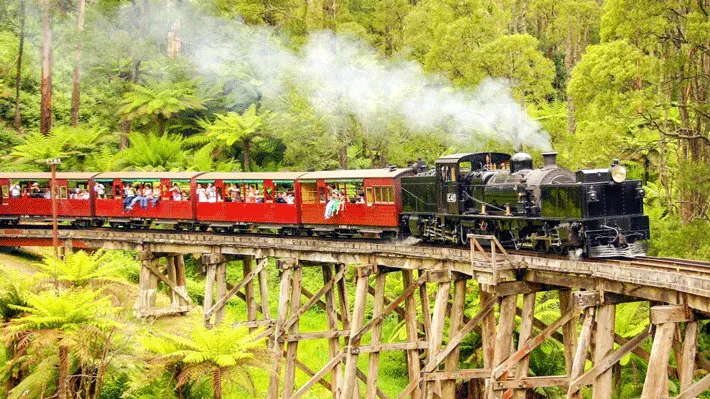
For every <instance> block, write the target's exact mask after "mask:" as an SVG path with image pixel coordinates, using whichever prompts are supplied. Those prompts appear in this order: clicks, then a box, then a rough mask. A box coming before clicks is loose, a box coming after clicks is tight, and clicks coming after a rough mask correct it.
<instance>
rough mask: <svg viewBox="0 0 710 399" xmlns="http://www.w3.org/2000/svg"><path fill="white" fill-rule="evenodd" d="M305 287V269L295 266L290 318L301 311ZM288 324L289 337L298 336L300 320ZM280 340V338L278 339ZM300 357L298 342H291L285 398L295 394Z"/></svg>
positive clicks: (287, 351)
mask: <svg viewBox="0 0 710 399" xmlns="http://www.w3.org/2000/svg"><path fill="white" fill-rule="evenodd" d="M302 285H303V268H302V267H300V266H298V265H297V266H295V267H294V268H293V277H291V303H290V306H289V307H290V310H289V316H293V315H294V314H295V313H296V312H298V310H299V306H300V304H301V286H302ZM287 324H288V322H285V323H284V325H283V330H284V331H287V332H288V334H289V335H298V327H299V323H298V319H296V322H295V323H292V324H291V325H289V326H287ZM276 339H279V337H276ZM297 355H298V340H297V339H296V340H293V341H291V340H289V341H288V342H287V343H286V364H285V366H284V382H283V396H284V397H289V396H291V395H292V394H293V390H294V389H295V386H296V385H295V384H296V357H297Z"/></svg>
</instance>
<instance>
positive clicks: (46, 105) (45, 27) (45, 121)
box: [39, 0, 62, 399]
mask: <svg viewBox="0 0 710 399" xmlns="http://www.w3.org/2000/svg"><path fill="white" fill-rule="evenodd" d="M49 3H50V0H40V7H41V9H42V46H41V49H40V58H41V60H42V79H41V83H40V92H41V93H42V101H41V105H40V122H39V128H40V132H42V134H43V135H45V136H46V135H48V134H49V132H50V131H51V130H52V15H51V12H52V10H51V7H50V4H49ZM60 399H62V398H60Z"/></svg>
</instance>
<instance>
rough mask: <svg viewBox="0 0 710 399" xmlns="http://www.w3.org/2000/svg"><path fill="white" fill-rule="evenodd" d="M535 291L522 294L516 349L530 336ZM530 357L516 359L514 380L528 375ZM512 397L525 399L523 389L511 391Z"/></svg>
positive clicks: (533, 315)
mask: <svg viewBox="0 0 710 399" xmlns="http://www.w3.org/2000/svg"><path fill="white" fill-rule="evenodd" d="M535 296H536V294H535V292H530V293H527V294H523V309H522V315H521V317H520V329H519V330H518V350H520V349H522V346H523V344H525V342H526V341H527V340H528V339H530V337H531V336H532V328H533V320H534V319H535ZM529 364H530V357H529V356H525V357H523V358H522V359H520V360H518V364H517V365H516V366H515V380H516V381H519V380H520V379H522V378H525V377H527V376H528V368H529ZM512 394H513V398H515V399H525V390H520V389H519V390H515V391H513V392H512Z"/></svg>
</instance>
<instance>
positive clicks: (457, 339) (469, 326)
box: [424, 301, 496, 373]
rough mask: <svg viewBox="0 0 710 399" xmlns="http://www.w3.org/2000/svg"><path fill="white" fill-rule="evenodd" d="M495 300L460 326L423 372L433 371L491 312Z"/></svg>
mask: <svg viewBox="0 0 710 399" xmlns="http://www.w3.org/2000/svg"><path fill="white" fill-rule="evenodd" d="M495 303H496V302H495V301H488V302H487V303H486V304H485V305H484V306H483V308H482V309H481V310H480V311H479V312H478V313H477V314H476V315H475V316H474V317H473V318H472V319H471V320H469V322H468V323H466V324H465V325H464V326H463V327H461V330H459V332H457V333H456V335H454V337H453V338H451V339H450V340H449V342H448V344H447V345H446V347H445V348H444V349H443V350H442V351H441V352H439V353H438V354H437V355H436V356H435V357H434V359H432V360H431V361H430V362H428V363H427V364H426V365H425V366H424V372H426V373H431V372H432V371H434V369H435V368H436V366H438V365H439V363H441V362H442V361H443V360H444V359H445V358H446V356H448V355H449V354H450V353H451V352H453V350H454V349H455V348H456V347H458V346H459V345H460V344H461V341H463V339H464V338H466V335H468V333H470V332H471V331H472V330H473V327H474V326H475V325H477V324H478V323H480V322H481V321H482V320H483V319H484V317H485V316H486V315H488V313H491V311H492V310H493V307H494V306H495Z"/></svg>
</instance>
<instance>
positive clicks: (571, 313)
mask: <svg viewBox="0 0 710 399" xmlns="http://www.w3.org/2000/svg"><path fill="white" fill-rule="evenodd" d="M578 314H579V309H577V308H572V309H571V310H568V311H567V313H565V314H563V315H562V316H560V318H559V319H557V320H556V321H555V322H554V323H552V324H550V325H548V326H547V328H545V329H544V330H542V331H540V333H539V334H538V335H536V336H535V337H534V338H530V339H528V340H527V342H525V344H524V345H523V346H522V347H521V349H520V350H518V351H517V352H515V353H513V354H512V355H510V357H508V359H507V360H506V361H505V362H503V363H502V364H500V365H499V366H497V367H496V368H494V369H493V377H494V378H496V379H497V378H500V376H501V375H503V373H504V372H505V371H506V370H507V368H508V366H509V365H510V364H509V363H513V362H517V361H518V360H520V359H522V358H523V357H525V356H527V355H528V354H529V353H530V352H532V351H533V349H535V348H537V347H538V346H540V345H541V344H542V343H543V342H544V341H545V340H546V339H547V338H549V337H550V335H552V332H553V331H556V330H557V329H559V328H560V327H562V326H563V325H564V324H565V323H567V322H569V321H570V320H572V319H573V318H574V317H575V316H577V315H578ZM573 358H574V357H573Z"/></svg>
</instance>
